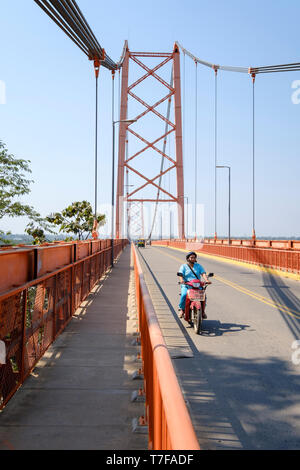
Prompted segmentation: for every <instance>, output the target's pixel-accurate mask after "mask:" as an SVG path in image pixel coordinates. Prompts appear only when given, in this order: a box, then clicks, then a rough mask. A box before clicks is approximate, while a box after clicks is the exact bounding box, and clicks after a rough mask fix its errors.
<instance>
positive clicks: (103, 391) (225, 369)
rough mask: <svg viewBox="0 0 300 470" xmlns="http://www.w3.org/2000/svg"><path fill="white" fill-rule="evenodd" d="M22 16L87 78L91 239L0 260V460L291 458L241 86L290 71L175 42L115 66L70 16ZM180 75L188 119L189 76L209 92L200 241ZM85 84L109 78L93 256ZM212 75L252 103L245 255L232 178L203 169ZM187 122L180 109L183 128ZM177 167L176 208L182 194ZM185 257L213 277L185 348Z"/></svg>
mask: <svg viewBox="0 0 300 470" xmlns="http://www.w3.org/2000/svg"><path fill="white" fill-rule="evenodd" d="M35 3H36V4H37V5H38V6H39V7H40V8H41V9H42V10H43V12H44V13H45V14H46V15H48V16H49V18H50V19H51V20H52V21H53V22H54V23H55V24H56V25H57V26H58V27H59V28H60V29H61V30H62V31H63V32H64V33H65V35H66V36H67V37H68V39H70V40H72V41H73V43H74V45H75V46H76V47H78V48H79V49H80V50H81V52H82V53H83V54H85V55H86V57H87V59H88V61H89V62H90V63H92V65H93V70H94V73H95V142H94V144H95V155H94V164H95V169H94V176H95V179H94V196H95V198H94V214H95V223H94V229H93V233H92V238H91V239H90V240H87V241H85V242H79V241H78V242H69V243H66V242H56V243H53V244H50V245H49V244H43V245H41V246H39V247H36V246H35V247H33V246H26V247H24V246H18V247H9V248H1V250H0V269H1V274H2V275H1V282H0V340H1V342H0V345H1V350H0V352H1V357H0V406H1V409H2V412H1V414H0V448H1V449H9V450H14V449H55V448H58V449H112V450H113V449H115V450H116V449H119V450H146V449H149V450H159V449H164V450H169V449H173V450H204V449H205V450H225V449H226V450H227V449H232V450H242V449H296V448H299V444H300V426H299V419H298V418H299V398H300V387H299V385H300V384H299V348H300V346H299V342H300V338H299V336H300V324H299V319H300V300H299V299H300V287H299V280H300V242H299V241H297V240H263V239H260V238H258V237H257V235H256V207H257V199H256V182H255V175H256V152H255V150H256V146H255V135H256V134H255V132H256V121H255V117H256V114H255V113H256V108H255V104H256V102H255V86H256V81H257V77H258V76H260V75H262V74H276V73H282V72H293V71H299V70H300V63H287V64H280V65H271V66H270V65H268V66H259V67H258V66H257V67H255V66H248V67H237V66H228V65H221V64H215V63H213V62H208V61H204V60H202V59H200V58H199V57H197V56H196V55H195V54H194V53H193V52H191V51H189V50H187V49H186V48H185V47H184V46H183V45H182V44H181V43H179V42H178V41H175V42H174V44H173V48H172V50H170V51H167V52H160V51H156V52H149V51H148V52H142V51H132V50H131V49H130V45H129V43H128V42H127V41H125V44H124V47H123V51H122V53H121V57H120V59H119V61H118V62H117V61H114V60H113V59H112V58H111V57H110V56H109V55H108V50H109V47H107V48H104V47H103V46H102V45H100V44H99V42H98V40H97V38H96V36H95V35H94V33H93V31H92V29H91V28H90V26H89V24H88V22H87V20H86V19H85V17H84V15H83V13H82V12H81V10H80V8H79V6H78V5H77V3H76V2H75V1H74V0H64V1H62V0H60V1H59V0H35ZM62 40H64V38H62ZM188 60H190V61H191V63H192V64H193V66H194V67H195V89H194V91H195V97H194V99H195V103H197V101H198V100H197V93H198V86H197V85H198V74H199V69H200V67H202V68H205V69H207V70H209V71H210V72H211V74H212V83H213V89H214V119H213V121H214V126H213V127H214V132H213V147H214V162H213V180H212V181H211V182H210V183H209V184H210V186H211V187H212V188H213V194H214V198H213V206H214V210H213V211H211V214H210V216H211V219H213V223H212V225H213V227H214V230H213V233H212V234H211V236H210V237H207V236H205V233H204V224H203V213H202V208H201V204H200V203H199V202H200V198H199V193H200V188H199V185H198V180H197V178H198V175H199V165H200V159H199V155H198V152H197V132H195V142H194V150H195V152H194V161H193V162H192V163H191V159H189V160H188V162H187V159H186V155H185V151H184V150H185V141H184V128H185V121H184V117H185V115H186V112H187V110H186V109H185V106H184V100H185V95H186V80H185V78H186V75H185V67H186V61H188ZM89 62H87V66H89ZM103 69H104V70H103ZM182 69H183V74H182ZM101 73H110V74H111V79H112V91H111V99H112V129H113V132H112V136H113V142H112V181H111V187H112V200H111V217H110V222H111V236H110V237H109V238H108V239H106V240H103V239H100V238H99V231H98V230H99V227H98V226H97V222H96V216H97V213H98V206H99V197H98V184H99V181H98V179H99V177H98V173H99V168H98V166H99V165H98V149H99V142H98V128H99V125H100V123H99V116H98V107H99V103H98V102H99V92H98V87H99V80H101ZM116 73H118V74H119V110H118V112H119V114H118V116H117V119H116V118H115V82H116V80H115V77H116ZM225 73H228V74H240V75H241V76H243V77H246V79H247V80H250V83H251V87H252V89H251V92H252V96H251V103H250V104H251V105H250V109H251V129H250V130H249V132H251V157H252V158H251V160H252V161H251V164H252V165H251V168H252V174H251V183H252V185H251V193H252V194H251V201H252V217H251V219H252V224H251V228H250V230H249V237H248V238H246V237H245V238H243V239H241V238H239V239H237V238H234V237H232V234H231V218H232V213H231V210H230V209H231V205H230V203H231V191H230V190H231V180H230V177H231V167H230V166H229V165H224V164H222V163H223V162H221V161H220V159H219V155H218V130H219V128H218V103H219V101H218V100H219V97H218V86H219V82H220V80H221V74H225ZM182 75H183V79H182ZM182 82H183V83H182ZM197 119H198V110H197V106H195V114H194V124H195V128H196V129H197ZM117 128H118V132H116V129H117ZM117 137H118V145H117V152H115V147H116V142H115V141H116V139H117ZM115 154H116V155H115ZM115 160H116V165H115ZM191 164H192V166H193V172H194V176H195V180H193V181H192V182H191V181H190V182H189V184H190V185H191V184H192V185H194V187H193V190H194V198H193V202H192V203H191V200H190V202H189V198H188V196H187V195H186V190H185V183H184V169H185V165H191ZM219 168H223V169H228V170H229V171H228V176H229V179H228V190H229V192H228V236H227V237H226V238H225V237H224V236H222V237H221V236H220V235H219V230H218V221H219V213H218V177H217V174H218V172H217V170H218V169H219ZM115 183H116V184H115ZM190 199H191V198H190ZM137 239H143V240H145V247H143V248H137V247H136V246H135V242H136V240H137ZM129 242H132V243H131V247H130V244H129ZM189 251H195V252H196V253H197V256H198V261H199V262H200V263H201V264H202V265H203V266H204V267H205V270H206V272H213V273H214V274H215V277H214V280H213V284H212V285H211V286H209V289H208V291H207V292H208V305H207V315H208V318H207V319H206V320H204V322H203V331H202V334H201V335H196V334H195V332H194V331H193V328H191V326H190V324H188V323H187V322H185V320H184V319H181V318H179V316H178V303H179V295H178V294H179V286H178V284H177V278H176V272H177V271H178V267H179V266H180V265H181V264H183V263H184V262H185V255H186V253H187V252H189Z"/></svg>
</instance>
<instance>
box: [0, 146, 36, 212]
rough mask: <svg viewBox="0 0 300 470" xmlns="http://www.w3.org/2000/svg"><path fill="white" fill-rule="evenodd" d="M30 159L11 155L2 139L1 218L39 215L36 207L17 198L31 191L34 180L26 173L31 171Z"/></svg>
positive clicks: (0, 153)
mask: <svg viewBox="0 0 300 470" xmlns="http://www.w3.org/2000/svg"><path fill="white" fill-rule="evenodd" d="M28 163H30V161H29V160H22V159H16V158H14V156H13V155H10V154H9V153H8V151H7V148H6V147H5V145H4V144H3V142H2V141H1V140H0V219H2V217H4V216H8V217H17V216H22V215H27V216H32V215H33V216H34V215H38V214H37V212H35V211H34V209H33V208H32V207H30V206H28V205H26V204H22V203H21V202H20V201H18V200H16V198H18V197H20V196H23V195H25V194H28V193H29V192H30V188H29V185H30V183H33V181H32V180H29V179H27V178H26V175H25V173H31V170H30V168H29V165H28Z"/></svg>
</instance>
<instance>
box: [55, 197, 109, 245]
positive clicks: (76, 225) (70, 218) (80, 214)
mask: <svg viewBox="0 0 300 470" xmlns="http://www.w3.org/2000/svg"><path fill="white" fill-rule="evenodd" d="M46 220H47V221H48V222H49V223H51V224H54V225H57V226H59V231H60V232H64V233H73V234H74V235H75V236H76V237H78V239H79V240H84V239H87V238H88V237H89V235H90V234H91V232H92V230H93V225H94V214H93V210H92V206H91V204H90V203H89V202H88V201H81V202H73V203H72V204H71V205H70V206H68V207H66V208H65V209H64V210H63V211H62V212H61V213H60V212H55V213H54V214H50V215H49V216H48V217H46ZM97 222H98V225H104V224H105V215H103V214H99V215H97Z"/></svg>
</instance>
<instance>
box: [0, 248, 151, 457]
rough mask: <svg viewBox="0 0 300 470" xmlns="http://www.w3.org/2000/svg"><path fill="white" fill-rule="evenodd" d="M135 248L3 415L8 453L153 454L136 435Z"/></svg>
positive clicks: (1, 433) (0, 426) (2, 445)
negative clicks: (115, 451) (100, 451)
mask: <svg viewBox="0 0 300 470" xmlns="http://www.w3.org/2000/svg"><path fill="white" fill-rule="evenodd" d="M132 273H133V271H132V270H131V269H130V248H129V247H127V248H126V249H125V251H124V252H123V254H121V257H120V259H119V261H118V263H117V264H116V266H115V268H114V270H113V272H112V273H111V274H109V275H108V276H107V277H106V278H105V279H102V280H101V282H99V283H98V284H97V285H96V287H95V288H94V289H93V291H92V292H91V294H90V295H89V297H88V298H87V299H86V301H85V302H84V303H83V304H82V305H81V308H80V309H78V310H77V312H76V315H75V316H74V318H73V319H72V321H71V322H70V324H69V325H68V326H67V328H66V329H65V331H64V332H63V333H62V334H61V335H60V336H59V338H58V339H57V340H56V341H55V343H53V345H52V346H51V347H50V348H49V349H48V351H47V352H46V354H45V356H44V357H43V358H42V360H40V361H39V363H38V365H37V366H36V368H35V369H34V371H33V373H32V374H31V376H30V377H29V378H28V379H27V380H26V381H25V383H24V385H23V386H22V387H21V388H20V389H19V390H18V392H17V393H16V394H15V395H14V396H13V398H12V399H11V400H10V402H9V403H8V405H7V406H6V407H5V408H4V410H3V412H2V413H1V414H0V449H1V450H4V449H34V450H38V449H42V450H46V449H68V450H69V449H70V450H73V449H83V450H92V449H106V450H110V449H118V450H143V449H147V435H146V434H138V433H133V432H132V420H133V419H134V418H136V417H138V416H139V415H141V414H143V404H142V403H136V402H131V395H132V392H133V391H134V390H136V389H138V388H139V387H138V386H137V381H135V380H132V372H133V371H134V370H136V369H137V368H138V367H139V366H140V364H138V363H137V362H136V356H137V352H138V348H137V347H136V346H133V345H132V343H133V340H134V332H135V331H136V319H135V318H134V306H135V300H134V284H133V282H134V280H133V277H132Z"/></svg>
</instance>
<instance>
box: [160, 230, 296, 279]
mask: <svg viewBox="0 0 300 470" xmlns="http://www.w3.org/2000/svg"><path fill="white" fill-rule="evenodd" d="M225 242H226V243H225ZM151 244H152V245H164V246H170V247H173V248H180V249H183V250H193V251H197V252H198V253H201V252H203V253H206V254H211V255H216V256H220V257H223V258H230V259H234V260H237V261H243V262H246V263H250V264H256V265H258V266H263V267H266V268H271V269H277V270H281V271H285V272H291V273H295V274H300V247H299V244H298V243H297V242H294V241H292V240H290V241H287V240H286V241H277V240H276V241H273V242H272V241H271V240H256V241H255V240H254V241H252V240H231V242H230V244H228V240H213V239H211V240H204V241H203V242H200V241H185V240H155V241H152V242H151ZM275 247H277V248H275ZM288 247H290V248H288Z"/></svg>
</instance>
